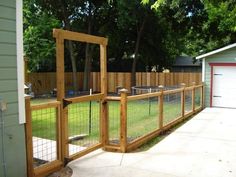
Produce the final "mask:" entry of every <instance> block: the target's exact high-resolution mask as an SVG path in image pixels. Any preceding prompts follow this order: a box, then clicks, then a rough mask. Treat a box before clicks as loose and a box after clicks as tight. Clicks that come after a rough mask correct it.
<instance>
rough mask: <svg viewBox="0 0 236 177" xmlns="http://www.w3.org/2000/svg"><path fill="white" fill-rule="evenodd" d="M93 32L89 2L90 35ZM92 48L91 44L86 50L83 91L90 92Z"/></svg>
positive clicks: (90, 4) (87, 45)
mask: <svg viewBox="0 0 236 177" xmlns="http://www.w3.org/2000/svg"><path fill="white" fill-rule="evenodd" d="M91 31H92V3H91V1H89V12H88V34H91ZM91 52H92V51H91V46H90V44H89V43H87V44H86V49H85V65H84V79H83V90H84V91H86V90H89V86H90V73H91V58H92V55H91Z"/></svg>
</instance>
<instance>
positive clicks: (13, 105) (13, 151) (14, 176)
mask: <svg viewBox="0 0 236 177" xmlns="http://www.w3.org/2000/svg"><path fill="white" fill-rule="evenodd" d="M0 12H1V13H0V99H2V100H4V101H5V102H6V103H7V110H6V111H4V112H3V114H2V118H3V120H4V129H3V130H4V133H3V135H2V129H1V128H0V163H1V164H0V177H3V176H4V173H3V171H4V170H3V166H2V163H3V153H2V149H4V156H5V164H6V176H7V177H26V176H27V174H26V155H25V154H26V153H25V133H24V125H20V124H19V114H18V113H19V110H18V91H17V56H16V0H1V1H0ZM2 137H3V140H4V143H3V144H2Z"/></svg>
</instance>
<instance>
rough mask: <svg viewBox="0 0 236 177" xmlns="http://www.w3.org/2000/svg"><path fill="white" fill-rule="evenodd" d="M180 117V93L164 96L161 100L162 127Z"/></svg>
mask: <svg viewBox="0 0 236 177" xmlns="http://www.w3.org/2000/svg"><path fill="white" fill-rule="evenodd" d="M180 116H181V93H172V94H168V95H164V98H163V125H164V126H165V125H167V124H168V123H170V122H172V121H174V120H176V119H177V118H179V117H180Z"/></svg>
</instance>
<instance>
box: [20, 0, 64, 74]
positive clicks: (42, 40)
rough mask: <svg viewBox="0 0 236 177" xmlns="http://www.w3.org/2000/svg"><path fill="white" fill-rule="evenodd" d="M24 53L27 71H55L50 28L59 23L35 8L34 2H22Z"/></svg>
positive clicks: (57, 25)
mask: <svg viewBox="0 0 236 177" xmlns="http://www.w3.org/2000/svg"><path fill="white" fill-rule="evenodd" d="M23 12H24V51H25V55H26V56H27V57H28V58H29V59H30V60H29V70H30V71H32V72H35V71H55V42H54V40H53V38H52V35H51V30H52V28H58V27H60V22H59V21H58V20H57V19H56V18H55V17H54V16H52V15H48V14H46V13H44V12H43V11H41V10H40V9H39V7H38V6H35V3H34V1H30V0H25V1H24V9H23Z"/></svg>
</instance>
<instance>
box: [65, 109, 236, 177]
mask: <svg viewBox="0 0 236 177" xmlns="http://www.w3.org/2000/svg"><path fill="white" fill-rule="evenodd" d="M68 166H69V167H70V168H72V170H73V177H236V109H223V108H207V109H205V110H203V111H202V112H201V113H199V114H198V115H196V116H195V117H194V118H193V119H191V120H190V121H188V122H187V123H186V124H184V125H183V126H182V127H180V128H178V129H177V130H176V131H175V132H173V133H172V134H171V135H169V136H168V137H166V138H165V139H164V140H162V141H161V142H160V143H158V144H157V145H155V146H154V147H152V148H151V149H149V150H148V151H145V152H140V153H127V154H121V153H110V152H104V151H102V150H98V151H95V152H93V153H91V154H89V155H87V156H85V157H83V158H80V159H78V160H75V161H73V162H71V163H70V164H69V165H68Z"/></svg>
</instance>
